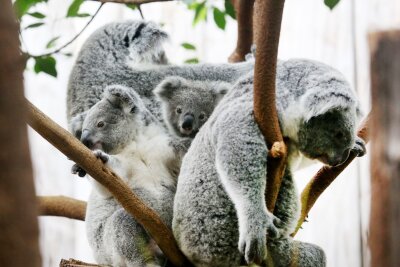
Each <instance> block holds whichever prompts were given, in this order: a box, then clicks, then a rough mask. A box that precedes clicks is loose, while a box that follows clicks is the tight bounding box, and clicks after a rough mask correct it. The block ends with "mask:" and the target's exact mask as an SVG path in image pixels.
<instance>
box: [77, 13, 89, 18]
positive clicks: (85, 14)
mask: <svg viewBox="0 0 400 267" xmlns="http://www.w3.org/2000/svg"><path fill="white" fill-rule="evenodd" d="M90 16H91V15H90V14H88V13H81V14H77V15H76V17H79V18H86V17H90Z"/></svg>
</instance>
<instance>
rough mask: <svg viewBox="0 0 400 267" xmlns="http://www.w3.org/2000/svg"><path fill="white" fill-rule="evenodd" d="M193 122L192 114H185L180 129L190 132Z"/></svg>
mask: <svg viewBox="0 0 400 267" xmlns="http://www.w3.org/2000/svg"><path fill="white" fill-rule="evenodd" d="M193 122H194V116H193V115H191V114H187V115H185V117H183V122H182V129H183V130H185V131H187V132H190V131H192V129H193Z"/></svg>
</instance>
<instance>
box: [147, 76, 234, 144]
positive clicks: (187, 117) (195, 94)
mask: <svg viewBox="0 0 400 267" xmlns="http://www.w3.org/2000/svg"><path fill="white" fill-rule="evenodd" d="M229 88H230V85H229V84H228V83H225V82H216V81H193V80H187V79H184V78H181V77H168V78H166V79H164V80H163V81H162V82H161V83H160V84H159V85H158V86H157V87H156V88H155V89H154V94H155V95H156V96H157V97H158V99H159V100H160V101H161V103H162V106H163V116H164V120H165V122H166V124H167V126H168V128H169V129H170V130H171V131H172V132H173V133H175V134H176V135H178V136H181V137H192V138H193V137H194V136H195V135H196V133H197V132H198V131H199V129H200V127H201V126H202V125H203V124H204V123H205V121H206V120H207V118H208V117H209V116H210V115H211V113H212V112H213V110H214V108H215V106H216V105H217V104H218V102H219V101H220V100H221V98H222V97H223V96H224V95H225V94H226V93H227V92H228V90H229Z"/></svg>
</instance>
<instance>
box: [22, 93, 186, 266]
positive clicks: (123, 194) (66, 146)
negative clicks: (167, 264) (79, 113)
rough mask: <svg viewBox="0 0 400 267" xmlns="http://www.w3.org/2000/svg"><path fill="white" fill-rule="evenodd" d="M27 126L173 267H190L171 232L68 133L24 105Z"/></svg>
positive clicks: (31, 106) (117, 178)
mask: <svg viewBox="0 0 400 267" xmlns="http://www.w3.org/2000/svg"><path fill="white" fill-rule="evenodd" d="M27 106H28V114H29V116H28V124H29V125H30V126H31V127H32V128H33V129H34V130H35V131H36V132H38V133H39V134H40V135H42V136H43V137H44V138H45V139H46V140H47V141H49V142H50V143H51V144H52V145H53V146H54V147H56V148H57V149H58V150H60V151H61V152H62V153H63V154H64V155H66V156H67V157H68V158H70V159H71V160H73V161H75V162H76V163H77V164H79V165H80V166H82V168H83V169H85V170H86V172H87V173H88V174H89V175H90V176H91V177H93V178H94V179H96V181H98V182H99V183H100V184H101V185H103V186H104V187H106V188H107V189H108V190H109V191H110V193H111V194H112V195H113V196H114V198H115V199H116V200H117V201H118V202H119V203H120V204H121V206H122V207H123V208H124V209H125V210H126V211H127V212H128V213H130V214H131V215H132V216H133V217H134V218H135V220H136V221H137V222H138V223H140V224H141V225H142V226H143V227H144V229H145V230H146V231H147V233H149V235H150V236H151V237H152V238H153V239H154V241H155V242H156V243H157V244H158V246H159V247H160V249H161V250H162V251H163V252H164V254H165V256H166V257H167V258H168V259H169V260H170V261H171V262H172V263H173V264H174V265H175V266H192V265H191V264H190V262H189V261H188V260H187V259H186V257H185V256H184V255H183V253H182V252H181V251H180V250H179V248H178V245H177V243H176V241H175V239H174V236H173V234H172V232H171V230H170V229H169V228H168V227H167V226H166V225H165V224H164V223H163V222H162V220H161V219H160V217H159V216H158V215H157V213H155V212H154V211H153V210H152V209H151V208H149V207H148V206H146V205H145V204H144V203H143V202H142V201H141V200H140V198H138V197H137V196H136V195H135V194H134V193H133V191H132V190H131V189H130V188H129V187H128V185H127V184H126V183H125V182H124V181H123V180H122V179H121V178H120V177H118V176H117V175H116V174H115V173H113V172H112V171H111V170H110V169H109V168H107V167H106V166H104V164H103V163H102V162H101V161H100V160H99V159H97V158H96V157H95V156H94V154H93V152H92V151H90V150H89V149H88V148H87V147H85V146H84V145H83V144H82V143H81V142H80V141H79V140H78V139H76V138H75V137H74V136H72V135H71V134H70V133H69V132H68V131H66V130H65V129H63V128H62V127H61V126H59V125H58V124H56V123H55V122H54V121H52V120H51V119H50V118H49V117H47V116H46V115H45V114H43V113H42V112H41V111H40V110H38V109H37V108H36V107H35V106H34V105H32V103H30V102H29V101H27Z"/></svg>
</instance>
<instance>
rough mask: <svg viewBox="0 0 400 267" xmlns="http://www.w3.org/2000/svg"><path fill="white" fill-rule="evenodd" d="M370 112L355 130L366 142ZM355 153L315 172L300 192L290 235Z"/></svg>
mask: <svg viewBox="0 0 400 267" xmlns="http://www.w3.org/2000/svg"><path fill="white" fill-rule="evenodd" d="M370 116H371V113H370V114H368V117H367V118H366V119H365V120H364V121H363V123H362V124H361V126H360V129H359V130H358V132H357V135H358V137H360V138H362V139H363V140H364V141H365V142H366V143H367V142H368V141H369V124H370ZM356 156H357V155H355V154H354V153H350V156H349V158H348V159H347V160H346V161H345V162H344V163H343V164H341V165H339V166H336V167H328V166H324V167H322V168H321V169H320V170H319V171H318V172H317V174H316V175H315V176H314V177H313V178H312V179H311V181H310V182H309V183H308V184H307V185H306V187H305V188H304V190H303V192H302V193H301V213H300V218H299V220H298V222H297V226H296V229H295V230H294V233H292V236H295V235H296V233H297V232H298V230H299V229H300V227H301V225H302V223H303V221H304V220H305V218H306V217H307V215H308V213H309V212H310V210H311V208H312V207H313V205H314V203H315V202H316V201H317V199H318V197H319V196H320V195H321V194H322V193H323V192H324V190H325V189H326V188H327V187H328V186H329V185H330V184H331V183H332V182H333V181H334V180H335V179H336V177H337V176H338V175H339V174H340V173H341V172H342V171H343V170H344V169H346V167H347V166H348V165H349V164H350V163H351V162H352V161H353V159H355V158H356Z"/></svg>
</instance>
